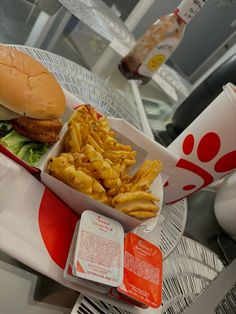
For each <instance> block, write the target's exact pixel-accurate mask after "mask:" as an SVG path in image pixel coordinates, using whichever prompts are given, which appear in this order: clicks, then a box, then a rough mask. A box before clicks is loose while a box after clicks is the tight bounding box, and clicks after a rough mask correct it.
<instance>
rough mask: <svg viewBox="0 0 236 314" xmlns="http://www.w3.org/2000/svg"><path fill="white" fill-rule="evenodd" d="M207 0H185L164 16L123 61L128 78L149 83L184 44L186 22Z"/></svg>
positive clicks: (120, 68)
mask: <svg viewBox="0 0 236 314" xmlns="http://www.w3.org/2000/svg"><path fill="white" fill-rule="evenodd" d="M206 2H207V0H183V1H182V2H181V3H180V5H179V6H178V7H177V8H176V9H175V10H174V12H173V13H171V14H168V15H164V16H162V17H160V18H159V19H158V20H157V21H156V22H154V23H153V24H152V25H151V26H150V27H149V28H148V30H147V31H146V32H145V34H144V35H143V36H142V37H141V38H140V39H139V40H138V41H137V43H136V45H135V46H134V48H133V49H132V50H131V51H130V52H129V53H128V54H127V55H126V56H125V57H124V58H123V59H122V60H121V62H120V63H119V66H118V67H119V70H120V71H121V73H122V74H123V75H124V76H125V77H126V78H127V79H134V80H141V81H142V83H143V84H145V83H147V82H148V81H149V80H150V79H151V77H152V76H153V74H154V73H155V72H156V71H157V70H158V68H159V67H160V65H161V64H162V63H164V62H165V61H166V60H167V59H168V58H169V57H170V56H171V55H172V53H173V52H174V51H175V49H176V47H177V46H178V45H179V44H180V42H181V40H182V38H183V35H184V31H185V27H186V24H188V23H189V22H190V21H191V19H192V18H193V17H194V16H195V15H196V14H197V13H198V12H199V10H200V9H201V8H202V7H203V6H204V4H205V3H206Z"/></svg>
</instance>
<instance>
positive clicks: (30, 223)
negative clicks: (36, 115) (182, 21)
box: [0, 153, 139, 313]
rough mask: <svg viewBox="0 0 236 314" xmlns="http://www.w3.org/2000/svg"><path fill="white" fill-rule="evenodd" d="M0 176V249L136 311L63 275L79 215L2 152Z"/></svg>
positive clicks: (55, 277) (66, 282)
mask: <svg viewBox="0 0 236 314" xmlns="http://www.w3.org/2000/svg"><path fill="white" fill-rule="evenodd" d="M0 179H1V180H0V250H1V251H3V252H5V253H6V254H8V255H10V256H12V257H13V258H15V259H17V260H18V261H20V262H22V263H23V264H25V265H27V266H29V267H30V268H32V269H34V270H36V271H38V272H39V273H42V274H44V275H46V276H47V277H49V278H51V279H53V280H55V281H57V282H59V283H60V284H62V285H64V286H67V287H69V288H71V289H73V290H76V291H79V292H80V293H83V294H85V295H88V296H90V297H93V298H97V299H99V300H102V301H104V302H107V303H109V304H113V305H114V306H117V307H119V308H121V309H124V310H126V311H129V312H131V313H139V308H137V307H135V306H131V305H129V304H127V303H122V302H120V301H118V300H115V299H113V298H111V297H109V295H107V294H104V293H101V292H98V291H95V290H94V289H93V290H91V289H90V287H89V286H85V285H80V284H78V283H75V282H72V281H69V280H66V279H65V278H64V276H63V273H64V268H65V265H66V261H67V258H68V253H69V249H70V244H71V241H72V237H73V234H74V230H75V226H76V224H77V221H78V220H79V219H80V217H79V216H78V215H77V214H76V213H75V212H73V211H72V210H70V208H69V207H68V206H67V205H65V204H64V203H63V202H62V201H61V200H60V199H59V198H58V197H57V196H56V195H55V194H53V193H52V192H51V191H50V190H49V189H48V188H46V187H45V186H43V185H42V184H41V183H40V182H39V181H38V180H37V179H35V178H34V177H33V176H32V175H31V174H30V173H29V172H28V171H26V170H25V169H24V168H23V167H21V166H20V165H19V164H18V163H16V162H14V161H13V160H11V159H10V158H8V157H6V156H5V155H3V154H2V153H0ZM84 281H86V282H87V280H84Z"/></svg>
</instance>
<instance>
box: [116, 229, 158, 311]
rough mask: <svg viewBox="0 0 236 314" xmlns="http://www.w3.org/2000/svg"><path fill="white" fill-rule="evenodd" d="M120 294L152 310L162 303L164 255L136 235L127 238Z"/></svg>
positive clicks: (132, 234)
mask: <svg viewBox="0 0 236 314" xmlns="http://www.w3.org/2000/svg"><path fill="white" fill-rule="evenodd" d="M117 290H118V292H120V293H122V294H124V295H126V296H128V297H129V298H132V299H134V300H136V301H138V302H140V303H142V304H145V305H147V306H150V307H152V308H158V307H160V305H161V303H162V253H161V250H160V249H159V248H158V247H157V246H155V245H153V244H152V243H150V242H148V241H146V240H144V239H142V238H141V237H139V236H137V235H136V234H134V233H128V234H127V235H126V236H125V256H124V278H123V282H122V284H121V285H120V286H119V287H118V288H117Z"/></svg>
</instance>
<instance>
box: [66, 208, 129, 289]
mask: <svg viewBox="0 0 236 314" xmlns="http://www.w3.org/2000/svg"><path fill="white" fill-rule="evenodd" d="M123 267H124V229H123V227H122V226H121V224H120V223H118V222H116V221H114V220H113V219H110V218H107V217H105V216H103V215H100V214H98V213H95V212H93V211H90V210H87V211H84V212H83V213H82V215H81V220H80V226H79V232H78V237H77V240H76V246H75V256H74V263H73V270H72V272H73V274H74V275H76V276H78V277H80V278H84V279H87V280H91V281H95V282H98V283H101V284H104V285H108V286H112V287H117V286H119V285H120V284H121V282H122V280H123Z"/></svg>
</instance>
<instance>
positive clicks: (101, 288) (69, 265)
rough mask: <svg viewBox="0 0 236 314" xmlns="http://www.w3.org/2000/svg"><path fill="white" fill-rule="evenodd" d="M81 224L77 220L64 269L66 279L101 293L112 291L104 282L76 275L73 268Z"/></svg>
mask: <svg viewBox="0 0 236 314" xmlns="http://www.w3.org/2000/svg"><path fill="white" fill-rule="evenodd" d="M79 226H80V221H78V222H77V224H76V227H75V231H74V235H73V238H72V242H71V245H70V251H69V254H68V258H67V261H66V266H65V269H64V278H65V279H66V280H70V281H71V282H74V283H75V284H78V285H80V286H84V287H85V288H89V289H91V290H92V291H97V292H101V293H108V292H109V291H110V287H109V286H105V285H103V284H100V283H98V282H94V281H90V280H86V279H82V278H78V277H77V276H76V275H74V273H73V270H74V259H75V247H76V240H77V237H78V232H79Z"/></svg>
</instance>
